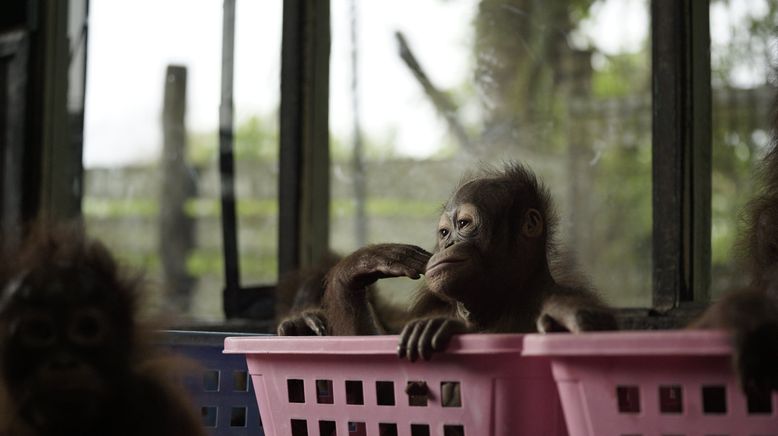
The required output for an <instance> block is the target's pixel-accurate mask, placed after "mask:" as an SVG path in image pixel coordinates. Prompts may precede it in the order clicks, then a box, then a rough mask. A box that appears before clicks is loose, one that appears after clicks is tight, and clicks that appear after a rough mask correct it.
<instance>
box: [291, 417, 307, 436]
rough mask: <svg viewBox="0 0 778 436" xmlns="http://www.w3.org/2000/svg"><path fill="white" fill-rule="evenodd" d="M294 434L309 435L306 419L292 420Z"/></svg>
mask: <svg viewBox="0 0 778 436" xmlns="http://www.w3.org/2000/svg"><path fill="white" fill-rule="evenodd" d="M292 436H308V423H307V422H306V421H305V420H304V419H293V420H292Z"/></svg>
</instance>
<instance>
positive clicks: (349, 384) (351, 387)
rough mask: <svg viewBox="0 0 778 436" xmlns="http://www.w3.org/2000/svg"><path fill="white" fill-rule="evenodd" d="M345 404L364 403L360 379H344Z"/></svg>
mask: <svg viewBox="0 0 778 436" xmlns="http://www.w3.org/2000/svg"><path fill="white" fill-rule="evenodd" d="M346 404H365V397H364V394H363V392H362V382H361V381H359V380H346Z"/></svg>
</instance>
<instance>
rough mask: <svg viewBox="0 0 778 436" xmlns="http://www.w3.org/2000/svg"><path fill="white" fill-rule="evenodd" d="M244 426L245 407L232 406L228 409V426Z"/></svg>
mask: <svg viewBox="0 0 778 436" xmlns="http://www.w3.org/2000/svg"><path fill="white" fill-rule="evenodd" d="M245 426H246V408H245V407H233V408H232V410H230V427H245Z"/></svg>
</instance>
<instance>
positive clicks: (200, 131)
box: [84, 0, 281, 322]
mask: <svg viewBox="0 0 778 436" xmlns="http://www.w3.org/2000/svg"><path fill="white" fill-rule="evenodd" d="M222 7H223V6H222V1H220V0H207V1H198V2H190V1H187V0H165V1H152V0H139V1H132V2H92V3H91V4H90V10H89V14H90V20H89V23H90V28H89V39H88V44H89V47H88V48H89V52H88V53H89V55H88V57H87V62H88V65H87V101H86V114H85V132H84V135H85V138H84V140H85V145H84V165H85V169H86V172H85V192H84V213H85V216H86V221H87V226H88V230H89V231H90V232H91V233H92V234H93V235H95V236H97V237H100V238H102V239H103V240H105V241H106V242H107V243H108V244H109V246H110V247H111V248H112V250H114V251H115V252H116V254H117V255H118V256H119V257H120V258H121V259H122V260H123V261H124V262H125V263H126V264H128V265H129V266H130V267H135V268H140V269H143V270H145V271H146V278H147V281H148V282H149V283H150V287H151V289H152V293H151V296H150V298H149V299H148V300H147V301H145V302H144V303H145V304H144V309H145V310H146V311H147V312H148V313H151V314H159V313H166V314H168V315H173V317H172V318H170V317H168V318H166V319H167V320H170V319H172V320H174V322H186V321H191V320H198V321H218V320H220V319H222V318H223V313H222V289H223V286H224V278H223V275H224V273H223V271H224V265H223V263H222V237H221V206H220V189H221V188H220V183H219V166H218V158H219V155H218V140H219V136H218V126H219V104H220V91H221V85H220V83H221V51H222V49H221V47H222ZM236 10H237V20H236V30H235V74H234V93H235V131H236V136H235V157H236V173H237V174H236V180H235V186H236V197H237V203H238V221H239V222H238V225H239V237H240V239H239V240H240V244H241V246H240V254H241V258H240V261H241V270H242V283H243V284H244V285H246V284H256V283H258V282H261V283H267V282H273V281H275V275H276V272H275V257H276V254H275V251H276V239H277V237H276V227H277V226H276V221H277V218H276V213H275V211H276V209H277V205H276V181H275V177H276V176H275V172H276V166H277V165H276V164H277V147H276V144H277V142H276V138H277V122H276V118H277V115H276V112H277V108H278V63H279V60H278V56H279V51H280V25H281V2H280V1H275V2H253V1H238V2H237V6H236ZM171 66H173V68H172V69H171ZM184 84H185V85H184ZM166 95H167V100H166ZM165 108H167V109H165ZM165 114H168V115H167V116H166V115H165Z"/></svg>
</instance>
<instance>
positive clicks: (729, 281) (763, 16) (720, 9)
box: [710, 0, 778, 298]
mask: <svg viewBox="0 0 778 436" xmlns="http://www.w3.org/2000/svg"><path fill="white" fill-rule="evenodd" d="M776 26H778V8H776V7H775V5H773V4H772V3H771V2H770V1H768V0H726V1H724V0H720V1H714V2H711V6H710V27H711V70H712V75H711V82H712V83H711V85H712V88H713V99H712V102H713V176H712V177H713V180H712V184H713V185H712V186H713V198H712V209H713V215H712V231H711V245H712V250H713V253H712V278H713V280H712V282H711V283H712V295H713V297H714V298H715V297H717V296H718V295H720V294H721V293H722V292H723V291H727V290H729V289H732V288H734V287H738V286H742V285H744V284H745V283H746V281H747V279H748V277H747V276H746V275H745V274H743V273H742V272H743V269H742V268H740V267H739V265H738V264H737V262H736V240H737V235H738V231H739V229H740V228H741V218H742V216H741V212H742V210H743V207H744V206H745V205H746V202H747V201H748V200H749V199H750V198H752V197H753V195H754V193H755V192H756V191H755V190H756V188H757V186H756V184H755V182H756V179H755V178H754V175H755V170H756V168H757V164H758V162H759V161H760V160H761V158H762V157H763V156H764V154H765V153H766V151H767V149H768V146H769V140H770V131H769V125H770V124H769V120H770V114H771V109H772V97H773V95H774V89H772V88H771V87H770V84H769V80H770V76H771V65H773V66H774V65H778V59H777V58H776V52H775V49H776V47H778V39H777V38H776V35H775V29H776Z"/></svg>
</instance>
